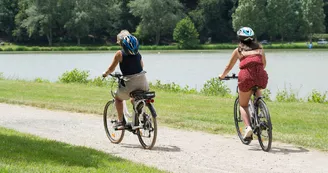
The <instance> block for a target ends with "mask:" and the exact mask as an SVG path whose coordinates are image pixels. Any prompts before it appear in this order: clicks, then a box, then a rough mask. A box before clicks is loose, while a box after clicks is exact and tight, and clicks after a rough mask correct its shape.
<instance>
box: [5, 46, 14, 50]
mask: <svg viewBox="0 0 328 173" xmlns="http://www.w3.org/2000/svg"><path fill="white" fill-rule="evenodd" d="M3 50H4V51H14V49H13V48H11V47H7V48H4V49H3Z"/></svg>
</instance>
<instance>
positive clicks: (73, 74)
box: [59, 68, 89, 84]
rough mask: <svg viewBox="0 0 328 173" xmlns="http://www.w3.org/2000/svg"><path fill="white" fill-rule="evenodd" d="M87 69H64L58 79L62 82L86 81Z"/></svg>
mask: <svg viewBox="0 0 328 173" xmlns="http://www.w3.org/2000/svg"><path fill="white" fill-rule="evenodd" d="M88 77H89V71H79V70H78V69H76V68H75V69H73V70H72V71H66V72H65V73H64V74H62V76H60V77H59V81H60V82H63V83H85V84H86V83H88Z"/></svg>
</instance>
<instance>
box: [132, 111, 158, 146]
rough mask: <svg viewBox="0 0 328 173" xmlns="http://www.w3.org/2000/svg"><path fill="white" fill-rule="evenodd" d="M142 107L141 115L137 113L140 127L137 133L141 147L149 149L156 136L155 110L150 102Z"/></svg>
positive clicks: (153, 143)
mask: <svg viewBox="0 0 328 173" xmlns="http://www.w3.org/2000/svg"><path fill="white" fill-rule="evenodd" d="M143 109H144V113H143V115H139V120H140V123H141V124H142V127H141V128H140V129H139V131H138V132H137V135H138V139H139V142H140V144H141V145H142V147H143V148H144V149H149V150H150V149H152V148H153V147H154V145H155V143H156V138H157V121H156V112H155V109H154V107H153V105H152V104H147V105H146V107H144V108H143Z"/></svg>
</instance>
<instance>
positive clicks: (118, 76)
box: [109, 72, 123, 78]
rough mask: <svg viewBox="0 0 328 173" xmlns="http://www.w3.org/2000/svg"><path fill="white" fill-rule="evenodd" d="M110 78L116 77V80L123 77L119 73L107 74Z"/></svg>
mask: <svg viewBox="0 0 328 173" xmlns="http://www.w3.org/2000/svg"><path fill="white" fill-rule="evenodd" d="M109 75H110V76H112V77H116V78H120V77H122V76H123V75H122V74H121V73H119V72H115V73H113V74H109Z"/></svg>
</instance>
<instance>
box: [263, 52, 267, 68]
mask: <svg viewBox="0 0 328 173" xmlns="http://www.w3.org/2000/svg"><path fill="white" fill-rule="evenodd" d="M262 51H263V52H262V63H263V67H264V68H265V67H266V57H265V53H264V50H262Z"/></svg>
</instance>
